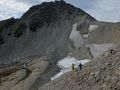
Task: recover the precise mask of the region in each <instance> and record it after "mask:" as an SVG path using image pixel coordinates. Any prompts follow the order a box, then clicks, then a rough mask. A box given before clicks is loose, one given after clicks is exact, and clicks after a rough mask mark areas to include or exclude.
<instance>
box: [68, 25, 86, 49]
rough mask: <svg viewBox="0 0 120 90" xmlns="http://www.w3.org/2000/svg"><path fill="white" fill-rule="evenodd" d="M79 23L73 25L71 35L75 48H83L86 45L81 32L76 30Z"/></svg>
mask: <svg viewBox="0 0 120 90" xmlns="http://www.w3.org/2000/svg"><path fill="white" fill-rule="evenodd" d="M76 27H77V23H75V24H73V29H72V32H71V34H70V37H69V38H70V40H71V41H73V42H74V46H75V47H81V46H83V45H84V40H83V38H82V36H81V34H80V32H79V31H77V30H76Z"/></svg>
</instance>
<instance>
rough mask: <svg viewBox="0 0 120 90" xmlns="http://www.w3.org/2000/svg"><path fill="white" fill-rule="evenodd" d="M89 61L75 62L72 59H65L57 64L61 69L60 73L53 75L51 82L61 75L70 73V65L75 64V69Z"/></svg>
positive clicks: (75, 60)
mask: <svg viewBox="0 0 120 90" xmlns="http://www.w3.org/2000/svg"><path fill="white" fill-rule="evenodd" d="M89 61H90V60H88V59H85V60H77V59H75V58H74V57H65V58H64V59H62V60H60V61H59V62H58V64H57V65H58V67H59V68H61V70H60V72H59V73H57V74H56V75H54V76H53V77H52V78H51V80H54V79H56V78H58V77H60V76H61V75H63V74H65V73H67V72H69V71H71V65H72V64H75V67H77V66H78V65H79V63H81V64H82V65H84V64H85V63H87V62H89Z"/></svg>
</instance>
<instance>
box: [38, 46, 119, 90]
mask: <svg viewBox="0 0 120 90" xmlns="http://www.w3.org/2000/svg"><path fill="white" fill-rule="evenodd" d="M39 90H120V47H117V48H111V49H110V50H109V51H108V52H105V53H103V54H102V55H100V56H99V57H97V58H95V59H94V60H92V61H91V62H89V63H87V64H86V65H85V66H84V67H83V69H82V70H79V71H78V78H77V79H73V78H72V72H69V73H67V74H66V75H63V76H62V77H60V78H58V79H56V80H54V81H51V82H49V83H47V84H45V85H44V86H42V87H40V88H39Z"/></svg>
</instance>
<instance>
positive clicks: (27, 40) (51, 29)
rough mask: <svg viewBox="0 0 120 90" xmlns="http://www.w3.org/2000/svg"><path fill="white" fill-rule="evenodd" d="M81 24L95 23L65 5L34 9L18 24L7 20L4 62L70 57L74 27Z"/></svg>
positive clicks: (3, 34) (0, 54) (1, 52)
mask: <svg viewBox="0 0 120 90" xmlns="http://www.w3.org/2000/svg"><path fill="white" fill-rule="evenodd" d="M77 18H78V19H77ZM78 20H79V21H80V22H81V23H83V21H84V22H90V21H93V20H95V19H94V18H92V17H91V16H90V15H88V14H86V13H85V12H84V11H82V10H80V9H78V8H76V7H74V6H72V5H70V4H67V3H65V2H64V1H56V2H49V3H46V2H44V3H42V4H41V5H37V6H33V7H31V8H30V9H29V10H28V11H27V12H26V13H25V14H24V15H23V16H22V17H21V18H20V19H19V20H17V21H16V22H15V23H14V22H12V21H11V22H10V20H6V23H9V26H8V27H7V28H5V29H3V30H2V31H1V42H2V41H4V43H1V45H0V58H1V59H0V61H4V62H5V61H11V60H13V59H16V58H17V59H19V58H23V57H27V56H32V55H33V56H34V55H40V56H46V55H47V56H50V57H53V58H54V59H59V58H62V57H64V56H66V54H67V52H69V48H68V46H69V45H70V40H69V35H70V33H71V31H72V25H73V23H75V22H77V21H78ZM1 23H2V22H1ZM10 23H12V25H11V24H10ZM85 26H86V25H85ZM1 28H2V25H1ZM81 29H84V28H81Z"/></svg>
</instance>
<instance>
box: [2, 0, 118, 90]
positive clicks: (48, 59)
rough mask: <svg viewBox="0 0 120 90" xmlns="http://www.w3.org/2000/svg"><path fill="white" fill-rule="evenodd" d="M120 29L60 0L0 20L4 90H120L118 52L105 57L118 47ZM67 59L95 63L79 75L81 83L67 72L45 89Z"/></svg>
mask: <svg viewBox="0 0 120 90" xmlns="http://www.w3.org/2000/svg"><path fill="white" fill-rule="evenodd" d="M119 26H120V23H108V22H100V21H97V20H96V19H94V18H93V17H92V16H90V15H89V14H87V13H85V12H84V11H82V10H81V9H79V8H76V7H74V6H72V5H70V4H68V3H66V2H64V1H62V0H61V1H55V2H44V3H42V4H40V5H36V6H33V7H31V8H30V9H29V10H28V11H27V12H26V13H25V14H23V16H22V17H21V18H20V19H14V18H10V19H8V20H4V21H0V89H1V90H30V89H32V90H38V89H40V90H49V89H50V90H73V88H75V89H74V90H79V89H81V90H101V88H103V90H119V87H118V86H119V81H116V78H117V80H119V78H118V77H117V76H116V75H119V73H115V72H113V71H115V70H117V69H118V68H119V60H118V59H119V48H118V50H117V51H116V53H115V54H111V55H110V56H106V55H105V53H104V52H105V51H107V50H108V49H109V48H110V47H113V46H115V45H116V44H119V43H120V40H119V37H120V32H119V31H120V30H119ZM102 53H104V55H105V56H103V55H101V56H99V55H100V54H102ZM66 56H72V57H75V58H76V59H79V60H82V59H92V58H95V60H93V61H91V62H90V63H88V64H87V65H86V66H84V69H83V70H81V71H79V79H78V81H77V82H74V81H73V80H71V73H68V74H67V75H65V76H62V77H61V78H59V79H56V80H55V81H52V82H49V83H48V84H46V85H44V84H45V83H47V82H48V81H50V78H51V77H52V76H53V75H54V74H55V73H57V72H58V70H59V69H58V68H57V65H56V63H57V61H58V60H60V59H61V58H63V57H66ZM98 56H99V57H98ZM115 57H116V58H115ZM114 58H115V60H114ZM116 62H118V63H116ZM108 64H110V67H109V65H108ZM112 65H113V66H112ZM101 68H102V69H101ZM111 72H113V73H111ZM117 72H119V70H118V71H117ZM81 73H82V74H81ZM113 76H115V77H113ZM106 77H107V78H106ZM104 78H105V80H106V81H104V80H103V79H104ZM111 78H112V79H111ZM99 79H100V80H99ZM96 80H97V81H96ZM112 80H113V81H115V82H116V83H115V84H116V85H114V86H113V87H111V85H110V83H112V82H113V81H112ZM109 81H110V82H109ZM96 83H98V84H96ZM107 84H108V85H107ZM72 85H73V86H74V87H72ZM96 85H100V87H97V86H96ZM112 85H113V84H112ZM41 86H43V87H41ZM109 86H110V87H109ZM21 87H22V88H21ZM86 87H87V88H86ZM104 88H106V89H104ZM115 88H116V89H115ZM117 88H118V89H117Z"/></svg>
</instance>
